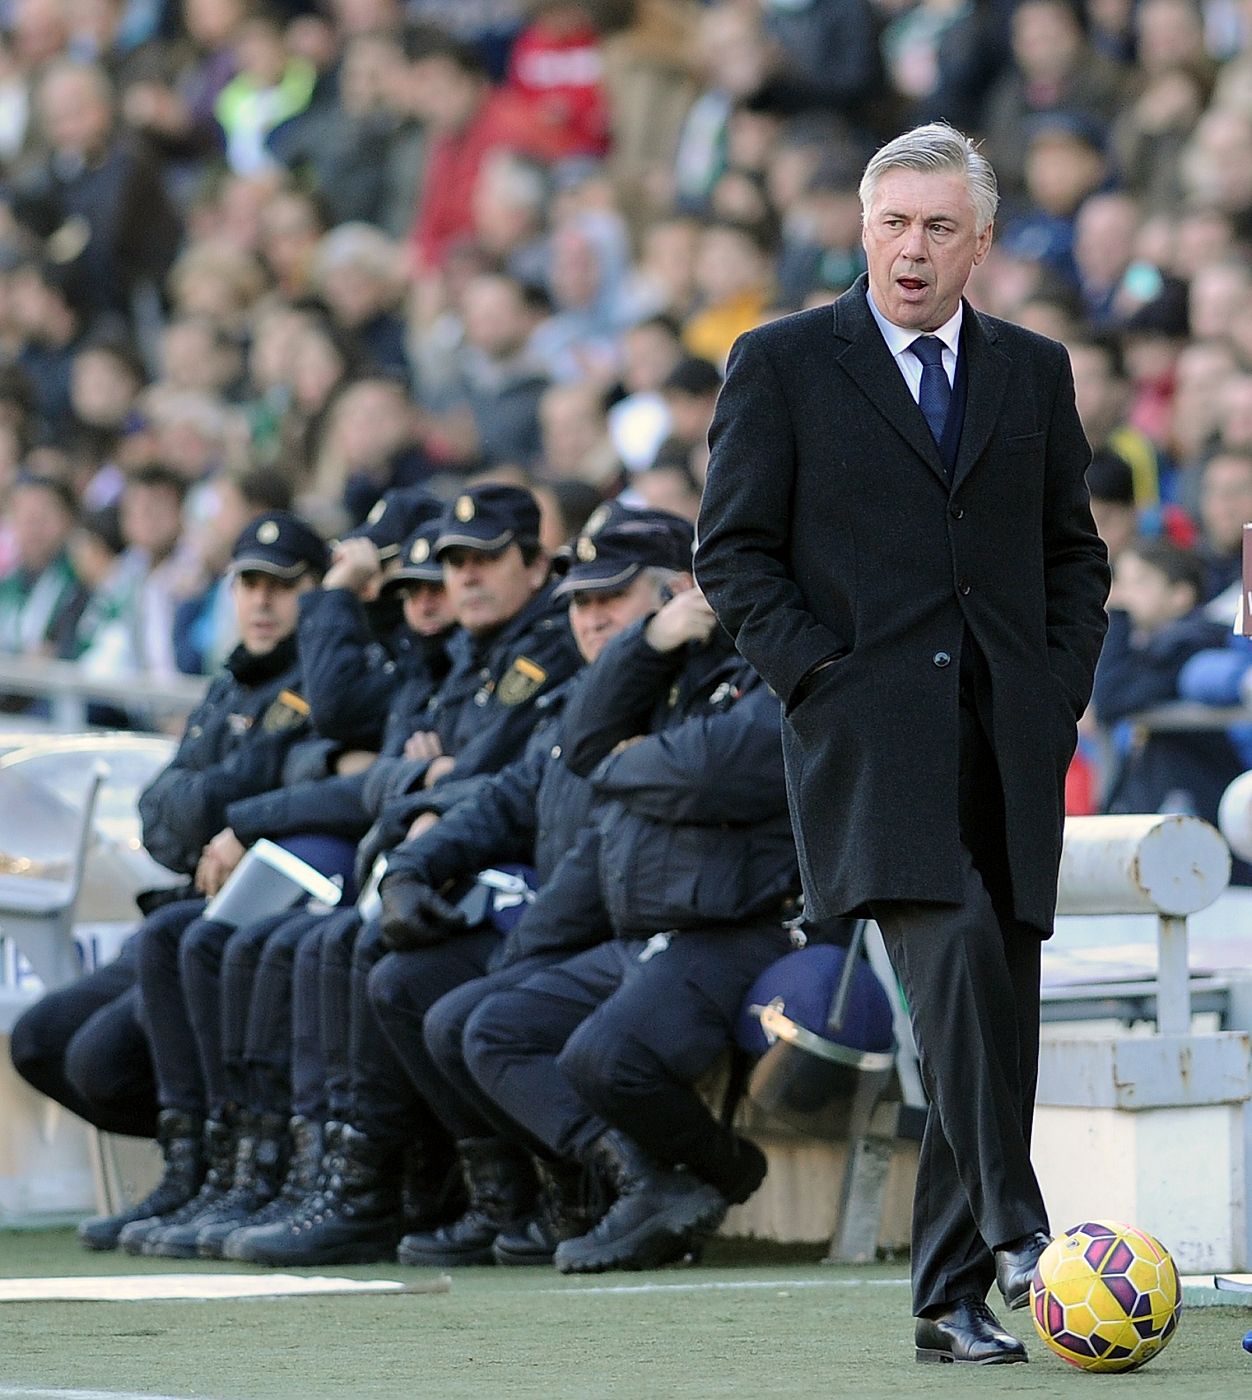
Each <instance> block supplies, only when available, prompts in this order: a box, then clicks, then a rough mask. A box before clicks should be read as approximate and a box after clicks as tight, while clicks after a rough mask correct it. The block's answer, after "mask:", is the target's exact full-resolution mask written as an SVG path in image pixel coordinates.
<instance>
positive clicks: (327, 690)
mask: <svg viewBox="0 0 1252 1400" xmlns="http://www.w3.org/2000/svg"><path fill="white" fill-rule="evenodd" d="M296 636H297V638H298V641H299V649H300V667H301V674H302V676H303V694H304V698H305V699H306V700H307V701H308V702H309V706H310V709H311V711H312V713H311V720H312V723H313V727H314V729H315V730H316V731H317V733H318V735H320V736H321V737H322V739H324V740H325V741H326V742H325V744H324V745H323V746H322V748H321V751H320V754H319V755H318V757H319V758H320V762H319V761H316V760H315V759H314V755H313V752H312V749H313V746H312V745H304V746H302V748H301V753H300V755H299V760H300V762H299V766H293V765H292V764H289V766H288V771H287V775H286V776H287V779H288V781H290V782H299V781H301V780H303V779H307V778H320V777H325V776H327V775H328V774H330V773H332V772H333V771H334V769H333V761H334V759H335V758H336V757H337V755H338V754H340V753H342V752H343V750H345V749H367V750H370V751H372V752H375V753H377V752H379V751H380V750H381V747H382V742H383V730H384V726H385V724H386V719H387V715H388V713H389V711H390V709H391V704H392V701H393V699H394V698H395V694H396V691H397V690H398V689H399V687H400V686H401V685H402V684H403V683H404V682H405V681H406V680H408V679H409V678H410V677H413V676H415V675H422V676H425V678H426V680H427V682H428V684H427V688H426V691H425V694H424V695H423V702H424V701H425V700H426V699H429V697H430V694H431V693H432V692H433V691H434V690H435V689H437V688H438V686H439V685H440V684H441V683H442V681H443V679H444V677H445V676H446V675H447V673H448V668H449V666H450V664H451V661H450V658H449V656H448V652H447V647H446V641H447V636H446V634H441V635H440V636H438V637H433V638H427V637H418V636H417V635H416V634H415V633H414V632H413V630H412V629H411V628H410V627H409V626H408V625H407V624H406V623H405V621H404V617H403V614H402V613H401V612H400V611H399V606H398V602H397V603H396V604H395V605H392V601H391V600H390V599H381V600H380V601H379V602H377V603H371V604H370V605H369V606H368V607H365V606H363V605H362V604H361V603H360V601H359V600H358V599H357V598H356V597H355V596H354V595H353V594H352V593H350V592H349V591H348V590H347V589H346V588H329V589H315V590H314V591H313V592H311V593H306V594H304V596H303V597H302V598H301V599H300V622H299V625H298V627H297V630H296ZM406 737H407V736H406Z"/></svg>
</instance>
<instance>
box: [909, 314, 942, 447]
mask: <svg viewBox="0 0 1252 1400" xmlns="http://www.w3.org/2000/svg"><path fill="white" fill-rule="evenodd" d="M909 349H910V350H911V351H912V352H913V353H914V354H915V355H916V356H917V358H918V359H919V360H920V361H921V362H922V387H921V391H920V392H919V394H918V396H917V404H918V407H919V408H920V409H921V410H922V416H923V417H924V418H925V419H926V423H927V426H928V427H929V428H930V435H931V437H933V438H934V440H935V442H936V443H939V442H942V441H943V429H944V425H945V424H946V423H947V421H948V405H949V404H950V403H951V402H952V386H951V384H949V383H948V375H947V371H946V370H945V369H944V367H943V341H942V340H940V339H939V337H938V336H934V335H919V336H918V337H917V339H916V340H915V341H914V342H913V343H912V345H910V346H909Z"/></svg>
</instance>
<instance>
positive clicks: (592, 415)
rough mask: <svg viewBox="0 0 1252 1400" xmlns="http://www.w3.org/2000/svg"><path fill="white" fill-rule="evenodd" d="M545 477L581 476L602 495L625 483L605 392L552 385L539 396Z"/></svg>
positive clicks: (587, 386)
mask: <svg viewBox="0 0 1252 1400" xmlns="http://www.w3.org/2000/svg"><path fill="white" fill-rule="evenodd" d="M539 427H540V432H541V436H542V443H543V465H542V467H541V469H540V473H539V474H540V479H541V480H544V481H551V482H557V481H567V480H574V481H582V482H585V483H586V484H587V485H589V486H594V487H595V488H596V489H597V490H598V491H599V492H600V493H601V497H602V498H608V497H611V496H615V495H616V494H617V493H618V492H619V491H620V490H621V488H622V486H623V485H624V479H623V469H622V464H621V461H620V460H619V459H618V456H617V453H616V451H615V450H614V447H613V439H612V438H611V437H610V436H609V425H608V416H607V414H606V412H605V406H604V394H603V392H602V391H601V390H600V389H598V388H597V387H596V386H595V385H594V384H591V383H573V384H554V385H552V387H551V388H550V389H546V390H545V391H544V394H543V397H542V398H541V399H540V401H539Z"/></svg>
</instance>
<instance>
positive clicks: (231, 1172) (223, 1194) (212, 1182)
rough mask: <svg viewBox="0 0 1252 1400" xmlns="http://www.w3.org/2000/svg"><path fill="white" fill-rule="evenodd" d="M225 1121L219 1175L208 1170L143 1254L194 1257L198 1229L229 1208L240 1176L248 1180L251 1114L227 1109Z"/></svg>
mask: <svg viewBox="0 0 1252 1400" xmlns="http://www.w3.org/2000/svg"><path fill="white" fill-rule="evenodd" d="M226 1122H227V1124H228V1125H229V1127H228V1132H229V1144H228V1145H224V1146H223V1158H224V1159H225V1160H224V1162H223V1167H222V1171H221V1173H220V1176H219V1175H218V1174H217V1173H215V1172H213V1171H210V1173H209V1175H208V1176H206V1177H205V1179H204V1186H202V1187H201V1188H200V1194H199V1196H198V1197H197V1198H196V1199H195V1200H194V1201H188V1203H187V1205H186V1207H185V1208H184V1210H183V1211H182V1212H180V1213H179V1215H178V1216H176V1217H172V1218H171V1219H169V1220H167V1221H166V1222H165V1223H164V1224H163V1225H162V1226H161V1227H160V1229H157V1230H154V1231H153V1232H152V1233H151V1234H150V1235H149V1236H148V1237H147V1239H146V1240H145V1241H144V1246H143V1252H144V1253H145V1254H147V1255H151V1256H153V1257H154V1258H157V1259H195V1258H198V1257H199V1252H200V1250H199V1245H198V1244H197V1240H198V1239H199V1237H200V1231H201V1230H203V1229H204V1227H205V1226H206V1225H212V1224H213V1222H214V1221H215V1220H216V1219H217V1218H218V1213H219V1211H222V1210H227V1211H229V1210H230V1208H231V1204H232V1203H233V1202H234V1200H235V1187H236V1185H237V1184H240V1182H241V1177H242V1181H243V1183H246V1182H247V1181H248V1180H249V1179H250V1177H251V1164H252V1155H253V1151H254V1149H255V1146H256V1137H255V1133H254V1123H255V1119H254V1116H253V1115H252V1114H250V1113H246V1112H244V1111H243V1110H242V1109H237V1108H231V1109H230V1110H228V1113H227V1115H226ZM227 1154H229V1155H227ZM275 1189H277V1188H275Z"/></svg>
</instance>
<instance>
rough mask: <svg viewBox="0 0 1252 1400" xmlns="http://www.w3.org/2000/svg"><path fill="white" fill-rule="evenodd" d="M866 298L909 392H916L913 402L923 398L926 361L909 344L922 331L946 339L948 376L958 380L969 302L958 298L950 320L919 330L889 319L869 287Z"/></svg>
mask: <svg viewBox="0 0 1252 1400" xmlns="http://www.w3.org/2000/svg"><path fill="white" fill-rule="evenodd" d="M865 299H866V301H868V302H869V309H870V314H871V315H872V316H873V318H874V320H875V321H877V323H878V329H879V330H880V331H882V338H883V339H884V340H885V341H886V342H887V349H888V350H890V351H891V357H892V359H893V360H895V362H896V368H897V369H899V371H900V373H901V374H902V375H903V376H904V382H905V383H906V384H907V385H908V386H909V393H910V394H912V395H913V402H914V403H917V402H919V400H920V397H921V392H922V362H921V361H920V360H919V359H918V358H917V356H916V355H915V354H913V352H912V350H910V349H909V346H910V345H912V344H913V342H914V341H915V340H916V339H917V337H918V336H919V335H933V336H935V337H937V338H938V339H939V340H942V341H943V369H944V373H945V374H946V375H947V376H948V383H949V384H955V383H956V347H957V345H958V344H959V343H960V339H961V319H962V317H963V315H964V313H965V303H964V302H961V301H958V302H957V304H956V311H955V312H954V313H953V314H952V316H951V317H949V319H948V320H946V321H945V322H944V323H943V325H941V326H940V327H939V329H938V330H937V331H915V330H905V328H904V327H903V326H897V325H896V324H895V322H894V321H888V320H887V318H886V317H885V316H884V315H883V314H882V312H881V311H879V309H878V308H877V307H876V306H875V305H874V296H873V293H872V292H871V291H870V290H869V288H868V287H867V288H866V289H865Z"/></svg>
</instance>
